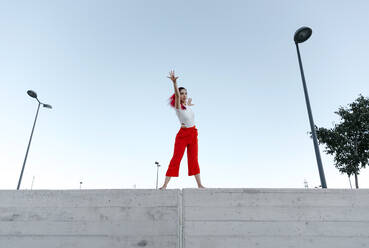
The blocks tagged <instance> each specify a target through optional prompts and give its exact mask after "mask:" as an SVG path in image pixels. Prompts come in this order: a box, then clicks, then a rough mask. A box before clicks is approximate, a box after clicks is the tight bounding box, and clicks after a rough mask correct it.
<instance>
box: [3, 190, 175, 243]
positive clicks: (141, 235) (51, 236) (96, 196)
mask: <svg viewBox="0 0 369 248" xmlns="http://www.w3.org/2000/svg"><path fill="white" fill-rule="evenodd" d="M179 193H180V192H179V190H167V191H165V192H159V191H157V190H82V191H80V190H63V191H48V190H34V191H0V248H21V247H22V248H23V247H30V248H54V247H58V248H80V247H86V248H97V247H99V248H103V247H106V248H115V247H119V248H123V247H127V248H130V247H153V248H169V247H170V248H173V247H179V226H180V223H179V220H180V218H179V216H180V213H179V206H180V202H179V200H180V198H179V196H180V194H179Z"/></svg>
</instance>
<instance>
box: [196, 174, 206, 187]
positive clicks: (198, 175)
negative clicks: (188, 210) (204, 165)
mask: <svg viewBox="0 0 369 248" xmlns="http://www.w3.org/2000/svg"><path fill="white" fill-rule="evenodd" d="M195 178H196V182H197V186H198V187H199V188H202V189H204V188H205V187H204V186H203V185H202V184H201V179H200V173H199V174H196V175H195Z"/></svg>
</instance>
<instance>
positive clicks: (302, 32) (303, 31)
mask: <svg viewBox="0 0 369 248" xmlns="http://www.w3.org/2000/svg"><path fill="white" fill-rule="evenodd" d="M312 32H313V31H312V30H311V28H309V27H301V28H299V29H298V30H297V31H296V32H295V35H294V41H295V44H296V49H297V56H298V59H299V65H300V72H301V78H302V85H303V87H304V93H305V101H306V107H307V111H308V114H309V121H310V128H311V133H312V136H313V142H314V149H315V156H316V161H317V163H318V170H319V176H320V182H321V184H322V188H327V184H326V181H325V176H324V170H323V164H322V159H321V157H320V152H319V146H318V140H317V138H316V131H315V125H314V120H313V114H312V112H311V107H310V101H309V95H308V91H307V87H306V82H305V76H304V69H303V68H302V62H301V55H300V50H299V45H298V44H299V43H302V42H304V41H306V40H308V39H309V38H310V36H311V34H312Z"/></svg>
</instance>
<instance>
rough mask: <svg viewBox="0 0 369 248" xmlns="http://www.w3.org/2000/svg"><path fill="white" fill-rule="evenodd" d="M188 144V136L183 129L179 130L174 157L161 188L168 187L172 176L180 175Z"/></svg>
mask: <svg viewBox="0 0 369 248" xmlns="http://www.w3.org/2000/svg"><path fill="white" fill-rule="evenodd" d="M186 144H187V140H186V137H185V136H183V133H182V132H181V131H179V132H178V134H177V136H176V141H175V143H174V153H173V157H172V159H171V160H170V164H169V166H168V170H167V173H166V174H165V176H166V177H165V182H164V185H163V186H162V187H161V188H160V189H165V188H166V187H167V185H168V183H169V180H170V178H171V177H178V173H179V166H180V164H181V160H182V157H183V154H184V152H185V149H186Z"/></svg>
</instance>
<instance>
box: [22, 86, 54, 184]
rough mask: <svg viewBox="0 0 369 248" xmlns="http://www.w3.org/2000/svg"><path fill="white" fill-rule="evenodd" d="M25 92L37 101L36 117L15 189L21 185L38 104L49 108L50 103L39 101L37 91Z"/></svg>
mask: <svg viewBox="0 0 369 248" xmlns="http://www.w3.org/2000/svg"><path fill="white" fill-rule="evenodd" d="M27 94H28V95H29V96H30V97H32V98H35V99H36V100H37V102H38V107H37V112H36V117H35V121H34V122H33V127H32V132H31V137H30V138H29V142H28V147H27V151H26V156H25V157H24V162H23V166H22V171H21V174H20V176H19V181H18V186H17V190H19V187H20V185H21V182H22V177H23V171H24V166H25V165H26V161H27V156H28V151H29V147H30V145H31V141H32V136H33V131H34V130H35V126H36V121H37V116H38V111H39V110H40V106H41V105H42V106H43V107H44V108H49V109H51V108H52V107H51V105H49V104H45V103H42V102H40V100H38V98H37V93H36V92H34V91H32V90H28V91H27Z"/></svg>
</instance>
